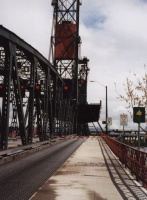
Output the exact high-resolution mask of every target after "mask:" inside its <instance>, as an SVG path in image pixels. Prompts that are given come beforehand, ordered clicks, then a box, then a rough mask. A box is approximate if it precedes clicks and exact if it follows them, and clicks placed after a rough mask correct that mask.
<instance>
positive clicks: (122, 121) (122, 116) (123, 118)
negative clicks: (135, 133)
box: [120, 113, 128, 126]
mask: <svg viewBox="0 0 147 200" xmlns="http://www.w3.org/2000/svg"><path fill="white" fill-rule="evenodd" d="M120 125H121V126H127V125H128V115H127V114H124V113H123V114H120Z"/></svg>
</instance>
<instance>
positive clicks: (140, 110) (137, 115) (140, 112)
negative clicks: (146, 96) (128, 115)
mask: <svg viewBox="0 0 147 200" xmlns="http://www.w3.org/2000/svg"><path fill="white" fill-rule="evenodd" d="M133 122H135V123H141V122H142V123H144V122H145V107H134V108H133Z"/></svg>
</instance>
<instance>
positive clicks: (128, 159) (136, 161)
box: [101, 134, 147, 187]
mask: <svg viewBox="0 0 147 200" xmlns="http://www.w3.org/2000/svg"><path fill="white" fill-rule="evenodd" d="M101 137H102V138H103V140H104V141H105V142H106V144H107V145H108V146H109V147H110V149H111V150H112V152H113V153H114V154H115V155H116V156H117V157H118V158H119V161H120V162H121V163H122V164H124V165H125V167H127V168H128V169H129V170H130V171H131V173H132V174H133V175H135V176H136V180H140V181H142V183H143V186H144V187H146V186H147V153H146V152H143V151H140V150H138V149H136V148H133V147H131V146H129V145H126V144H123V143H121V142H119V141H117V140H116V139H113V138H111V137H109V136H107V135H105V134H101Z"/></svg>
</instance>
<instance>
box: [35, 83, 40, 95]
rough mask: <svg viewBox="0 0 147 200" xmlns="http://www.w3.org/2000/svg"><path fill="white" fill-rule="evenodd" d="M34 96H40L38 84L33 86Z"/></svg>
mask: <svg viewBox="0 0 147 200" xmlns="http://www.w3.org/2000/svg"><path fill="white" fill-rule="evenodd" d="M35 94H36V95H37V96H40V95H41V85H40V84H36V85H35Z"/></svg>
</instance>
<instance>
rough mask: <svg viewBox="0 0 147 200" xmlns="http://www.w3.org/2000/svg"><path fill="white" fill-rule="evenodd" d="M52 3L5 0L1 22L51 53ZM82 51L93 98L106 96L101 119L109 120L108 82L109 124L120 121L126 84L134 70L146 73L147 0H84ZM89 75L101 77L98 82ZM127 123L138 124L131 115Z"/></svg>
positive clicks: (116, 125) (0, 8) (0, 1)
mask: <svg viewBox="0 0 147 200" xmlns="http://www.w3.org/2000/svg"><path fill="white" fill-rule="evenodd" d="M52 15H53V7H52V6H51V0H0V24H1V25H3V26H4V27H5V28H7V29H9V30H11V31H12V32H14V33H15V34H17V35H18V36H19V37H21V38H22V39H24V40H25V41H26V42H27V43H29V44H31V45H32V46H33V47H34V48H36V49H37V50H38V51H39V52H40V53H41V54H43V55H44V56H45V57H46V58H48V53H49V45H50V36H51V27H52ZM79 29H80V36H81V39H82V46H81V56H86V57H87V58H88V59H89V60H90V62H89V68H90V72H89V77H88V102H89V103H99V102H100V100H102V110H101V117H100V122H101V121H102V120H104V119H105V97H106V96H105V87H103V86H102V85H100V84H99V83H101V84H103V85H104V86H106V85H107V87H108V116H109V117H112V126H110V128H122V127H121V126H120V114H122V113H126V114H127V111H126V110H125V104H123V103H122V102H121V101H120V100H118V99H117V98H116V97H117V93H116V91H115V85H114V83H116V85H117V89H118V91H119V92H120V93H121V94H123V93H124V89H123V83H125V80H126V77H127V76H128V75H129V73H130V72H131V73H132V74H137V75H138V76H139V77H142V76H143V75H144V73H145V69H144V65H147V0H113V1H112V0H90V1H89V0H83V1H82V6H80V27H79ZM90 80H93V81H98V82H99V83H98V82H95V83H92V82H90ZM128 118H129V123H128V127H127V128H129V127H130V128H132V127H136V128H137V124H133V123H132V119H130V116H129V114H128Z"/></svg>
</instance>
